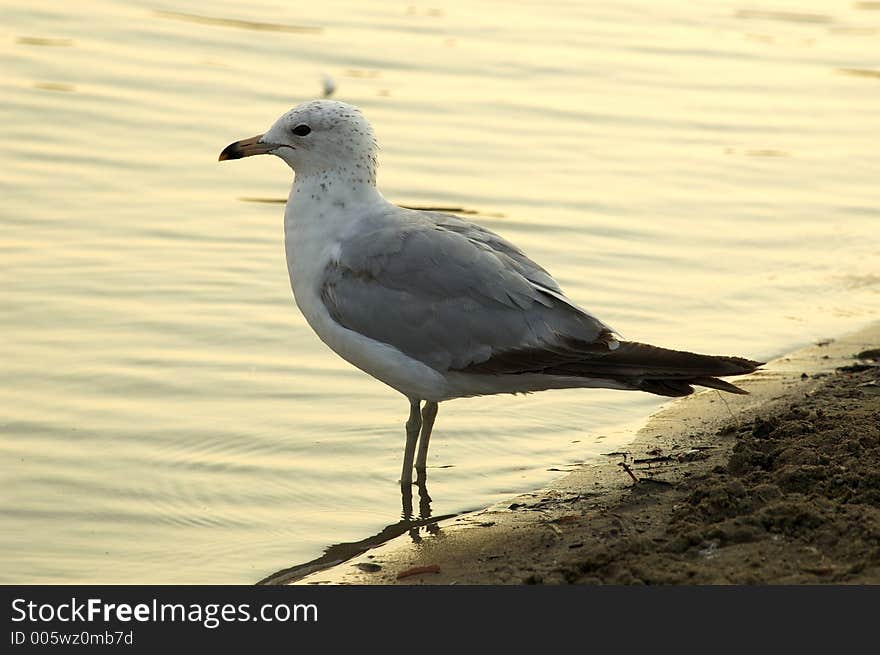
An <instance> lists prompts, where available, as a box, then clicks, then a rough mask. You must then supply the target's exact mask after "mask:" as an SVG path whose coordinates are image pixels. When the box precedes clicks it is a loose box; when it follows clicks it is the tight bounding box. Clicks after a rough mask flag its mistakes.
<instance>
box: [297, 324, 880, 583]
mask: <svg viewBox="0 0 880 655" xmlns="http://www.w3.org/2000/svg"><path fill="white" fill-rule="evenodd" d="M878 347H880V323H878V324H874V325H872V326H870V327H868V328H866V329H864V330H862V331H860V332H858V333H857V334H854V335H850V336H848V337H845V338H841V339H838V340H835V341H831V342H826V343H821V344H818V345H816V346H813V347H810V348H806V349H804V350H801V351H798V352H796V353H793V354H791V355H789V356H787V357H783V358H780V359H778V360H775V361H773V362H771V363H770V364H769V365H768V366H767V367H765V370H763V371H761V372H759V373H757V374H755V375H753V376H750V377H749V378H747V379H745V380H744V383H743V384H744V386H745V387H746V388H747V389H748V390H749V391H750V395H749V396H730V395H725V396H724V397H722V396H721V395H720V394H718V393H716V392H714V391H706V392H701V393H698V394H695V395H693V396H690V397H687V398H684V399H681V400H680V401H676V402H673V403H671V404H670V405H668V406H667V407H666V408H665V409H663V410H662V411H660V412H659V413H658V414H656V415H654V416H653V417H651V419H650V420H649V421H648V423H647V424H646V425H645V427H644V428H642V429H641V430H640V431H639V433H638V435H637V436H636V439H635V441H634V442H633V443H632V444H631V446H630V447H629V448H628V449H627V450H626V452H620V453H609V454H608V455H607V456H606V461H603V462H599V463H596V464H593V465H591V466H586V467H583V468H582V469H579V470H578V471H575V472H574V473H572V474H570V475H568V476H567V477H565V478H563V479H561V480H559V481H558V482H556V483H555V484H554V485H553V486H552V487H550V488H548V489H545V490H541V491H538V492H534V493H530V494H526V495H523V496H520V497H518V498H515V499H512V500H510V501H509V502H505V503H502V504H499V505H496V506H493V507H490V508H488V509H486V510H483V511H480V512H475V513H471V514H468V515H464V516H459V517H456V518H454V519H449V520H446V521H441V522H439V523H437V524H434V525H431V526H428V527H427V528H425V529H423V530H422V531H420V532H419V533H418V535H417V536H416V537H415V538H413V535H404V536H401V537H398V538H397V539H394V540H392V541H390V542H388V543H386V544H384V545H383V546H380V547H378V548H375V549H372V550H370V551H369V552H367V553H364V554H363V555H361V556H359V557H357V558H354V559H352V560H350V561H347V562H344V563H342V564H340V565H338V566H335V567H333V568H331V569H328V570H325V571H320V572H316V573H312V574H311V575H308V576H306V577H304V578H302V579H301V580H299V581H298V583H299V584H328V583H330V584H332V583H341V584H558V583H577V584H608V583H610V584H815V583H855V584H859V583H864V584H877V583H880V386H878V384H880V380H878V378H880V368H878V360H880V352H878V351H877V349H878ZM871 351H873V352H871ZM858 354H861V357H857V355H858ZM429 481H430V479H429Z"/></svg>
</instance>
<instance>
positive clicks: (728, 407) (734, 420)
mask: <svg viewBox="0 0 880 655" xmlns="http://www.w3.org/2000/svg"><path fill="white" fill-rule="evenodd" d="M715 393H717V394H718V397H719V398H721V402H723V403H724V406H725V407H726V408H727V413H728V414H730V418H732V419H733V422H734V423H736V416H734V415H733V412H732V411H731V409H730V405H728V404H727V401H726V400H725V399H724V396H722V395H721V392H720V391H718V390H717V389H716V390H715Z"/></svg>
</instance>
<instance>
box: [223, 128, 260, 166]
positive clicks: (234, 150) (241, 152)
mask: <svg viewBox="0 0 880 655" xmlns="http://www.w3.org/2000/svg"><path fill="white" fill-rule="evenodd" d="M270 148H271V146H270V144H268V143H263V135H262V134H258V135H257V136H252V137H250V138H249V139H242V140H241V141H236V142H235V143H230V144H229V145H228V146H226V147H225V148H223V152H221V153H220V158H219V159H218V160H217V161H226V160H227V159H241V158H242V157H250V156H251V155H265V154H266V153H268V152H269V150H270Z"/></svg>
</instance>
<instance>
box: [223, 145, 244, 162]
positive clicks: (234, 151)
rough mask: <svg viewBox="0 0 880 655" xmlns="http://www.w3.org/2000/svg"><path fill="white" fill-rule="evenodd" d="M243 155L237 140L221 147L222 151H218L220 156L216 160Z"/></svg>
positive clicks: (238, 157) (239, 157)
mask: <svg viewBox="0 0 880 655" xmlns="http://www.w3.org/2000/svg"><path fill="white" fill-rule="evenodd" d="M242 157H244V153H242V151H241V147H240V146H239V145H238V141H236V142H235V143H230V144H229V145H228V146H226V147H225V148H223V152H221V153H220V157H219V158H218V159H217V161H226V160H227V159H241V158H242Z"/></svg>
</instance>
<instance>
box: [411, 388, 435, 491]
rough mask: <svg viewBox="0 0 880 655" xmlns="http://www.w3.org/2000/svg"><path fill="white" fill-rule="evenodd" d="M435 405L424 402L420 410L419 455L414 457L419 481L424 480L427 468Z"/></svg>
mask: <svg viewBox="0 0 880 655" xmlns="http://www.w3.org/2000/svg"><path fill="white" fill-rule="evenodd" d="M437 409H438V407H437V403H432V402H431V401H430V400H428V401H425V407H424V409H422V436H421V437H419V454H418V456H417V457H416V473H417V474H418V476H419V479H421V480H423V481H424V479H425V469H426V468H427V466H428V443H429V442H430V441H431V430H433V429H434V419H435V418H437Z"/></svg>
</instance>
